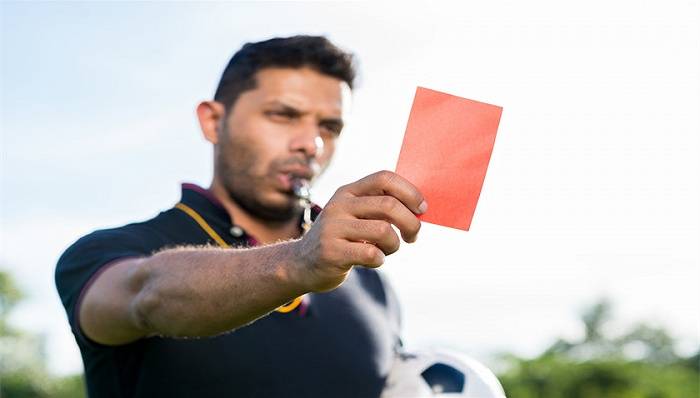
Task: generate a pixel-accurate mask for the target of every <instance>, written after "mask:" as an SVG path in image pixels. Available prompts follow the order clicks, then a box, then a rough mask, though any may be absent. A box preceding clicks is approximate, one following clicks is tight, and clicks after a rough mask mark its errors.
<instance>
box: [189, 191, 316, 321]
mask: <svg viewBox="0 0 700 398" xmlns="http://www.w3.org/2000/svg"><path fill="white" fill-rule="evenodd" d="M175 207H176V208H178V209H180V210H182V211H183V212H185V214H187V215H188V216H190V217H191V218H192V219H193V220H194V221H195V222H196V223H197V224H199V226H200V227H201V228H202V229H203V230H204V232H206V233H207V235H209V236H210V237H211V238H212V239H214V241H215V242H216V243H217V244H218V245H219V246H220V247H224V248H230V247H231V245H229V244H228V243H226V241H225V240H223V238H221V236H220V235H219V234H217V233H216V231H214V229H213V228H212V227H211V226H210V225H209V224H208V223H207V222H206V221H205V220H204V218H202V216H200V215H199V213H197V212H196V211H195V210H194V209H193V208H191V207H189V206H187V205H186V204H184V203H182V202H181V203H178V204H176V205H175ZM303 297H304V296H299V297H297V298H295V299H294V300H292V301H290V302H288V303H287V304H285V305H282V306H280V307H278V308H277V309H276V310H275V311H277V312H281V313H283V314H285V313H287V312H292V311H294V309H295V308H297V307H298V306H299V304H301V302H302V300H303Z"/></svg>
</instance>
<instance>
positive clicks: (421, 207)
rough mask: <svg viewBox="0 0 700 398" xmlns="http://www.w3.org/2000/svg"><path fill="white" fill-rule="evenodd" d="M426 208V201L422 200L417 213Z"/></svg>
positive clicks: (421, 212) (423, 211)
mask: <svg viewBox="0 0 700 398" xmlns="http://www.w3.org/2000/svg"><path fill="white" fill-rule="evenodd" d="M426 210H428V203H426V202H425V201H422V202H421V204H420V206H418V213H420V214H423V213H425V211H426Z"/></svg>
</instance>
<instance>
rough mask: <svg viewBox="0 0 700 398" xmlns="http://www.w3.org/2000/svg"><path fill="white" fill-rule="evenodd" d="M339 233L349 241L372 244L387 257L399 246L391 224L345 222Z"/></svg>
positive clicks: (369, 221)
mask: <svg viewBox="0 0 700 398" xmlns="http://www.w3.org/2000/svg"><path fill="white" fill-rule="evenodd" d="M340 233H341V236H342V237H343V238H344V239H346V240H349V241H353V242H362V243H372V244H374V245H375V246H377V247H378V248H379V250H381V251H382V252H383V253H384V254H385V255H387V256H388V255H390V254H392V253H395V252H396V251H397V250H399V246H400V245H401V240H399V237H398V236H397V235H396V232H394V229H393V228H392V227H391V224H389V223H388V222H386V221H381V220H346V221H345V222H343V226H342V230H341V232H340Z"/></svg>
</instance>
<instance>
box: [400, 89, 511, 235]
mask: <svg viewBox="0 0 700 398" xmlns="http://www.w3.org/2000/svg"><path fill="white" fill-rule="evenodd" d="M502 110H503V108H501V107H499V106H495V105H490V104H485V103H483V102H477V101H472V100H469V99H466V98H461V97H457V96H454V95H450V94H445V93H441V92H439V91H434V90H430V89H427V88H423V87H418V88H417V89H416V96H415V98H414V99H413V107H412V108H411V115H410V116H409V118H408V126H406V134H405V135H404V138H403V145H402V146H401V154H400V155H399V161H398V164H397V165H396V173H397V174H399V175H401V176H402V177H404V178H406V179H407V180H409V181H411V183H413V184H414V185H415V186H416V187H417V188H418V189H419V190H420V191H421V192H422V193H423V195H424V196H425V199H426V201H427V202H428V211H427V212H426V213H425V214H423V215H421V216H420V217H419V218H420V219H421V220H423V221H427V222H430V223H434V224H440V225H444V226H447V227H452V228H458V229H463V230H465V231H468V230H469V226H470V225H471V222H472V217H473V216H474V210H475V208H476V202H477V201H478V200H479V194H480V193H481V186H482V185H483V183H484V178H485V177H486V169H487V167H488V165H489V159H490V158H491V151H492V150H493V144H494V141H495V140H496V130H498V122H499V121H500V120H501V111H502Z"/></svg>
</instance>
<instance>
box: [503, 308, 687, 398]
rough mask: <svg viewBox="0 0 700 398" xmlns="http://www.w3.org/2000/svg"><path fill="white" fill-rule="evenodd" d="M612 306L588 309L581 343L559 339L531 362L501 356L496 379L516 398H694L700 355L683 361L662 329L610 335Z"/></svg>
mask: <svg viewBox="0 0 700 398" xmlns="http://www.w3.org/2000/svg"><path fill="white" fill-rule="evenodd" d="M611 318H612V306H611V305H610V303H609V302H608V301H606V300H601V301H599V302H598V303H596V304H595V305H593V306H592V307H591V308H589V309H587V310H586V311H585V312H584V313H583V315H582V317H581V323H582V327H583V329H584V337H583V338H582V339H581V340H580V341H568V340H565V339H559V340H557V341H556V342H555V343H554V344H552V346H551V347H549V348H548V349H547V350H545V352H544V353H542V354H541V355H540V356H538V357H536V358H534V359H526V358H519V357H516V356H513V355H506V356H504V359H505V362H506V367H505V369H506V370H505V371H504V372H502V374H500V375H499V379H500V380H501V383H502V384H503V386H504V389H505V390H506V395H507V396H509V397H515V398H555V397H556V398H560V397H561V398H696V397H699V396H700V369H699V365H700V363H699V359H700V350H699V351H698V353H696V354H695V355H693V356H691V357H688V358H684V357H682V356H679V355H678V354H677V353H676V350H675V341H674V339H673V338H672V337H671V336H670V335H669V334H668V333H667V332H666V331H665V330H664V329H662V328H658V327H653V326H649V325H645V324H639V325H636V326H634V327H633V328H631V329H630V330H629V331H627V332H625V333H623V334H621V335H619V336H611V335H610V334H609V333H607V332H606V326H607V324H608V322H609V321H610V319H611Z"/></svg>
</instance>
